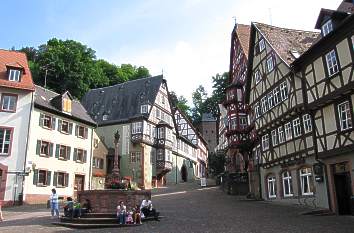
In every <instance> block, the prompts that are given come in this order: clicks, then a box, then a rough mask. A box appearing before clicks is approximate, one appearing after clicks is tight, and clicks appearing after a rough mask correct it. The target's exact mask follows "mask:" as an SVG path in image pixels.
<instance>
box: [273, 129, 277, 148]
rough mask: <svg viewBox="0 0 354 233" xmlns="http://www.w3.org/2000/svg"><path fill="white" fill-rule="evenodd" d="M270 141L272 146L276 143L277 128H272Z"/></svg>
mask: <svg viewBox="0 0 354 233" xmlns="http://www.w3.org/2000/svg"><path fill="white" fill-rule="evenodd" d="M272 143H273V146H276V145H278V134H277V130H272Z"/></svg>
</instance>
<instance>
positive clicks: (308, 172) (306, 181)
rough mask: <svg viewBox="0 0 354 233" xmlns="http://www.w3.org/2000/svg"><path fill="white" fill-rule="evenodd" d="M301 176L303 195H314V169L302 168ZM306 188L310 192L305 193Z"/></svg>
mask: <svg viewBox="0 0 354 233" xmlns="http://www.w3.org/2000/svg"><path fill="white" fill-rule="evenodd" d="M304 171H305V172H304ZM299 175H300V184H301V195H304V196H307V195H313V190H311V184H312V180H311V178H312V169H311V168H308V167H306V168H301V169H300V172H299ZM305 186H307V187H306V188H307V190H308V192H305Z"/></svg>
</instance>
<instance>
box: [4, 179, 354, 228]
mask: <svg viewBox="0 0 354 233" xmlns="http://www.w3.org/2000/svg"><path fill="white" fill-rule="evenodd" d="M152 199H153V203H154V205H155V206H156V207H157V208H158V210H159V211H160V212H161V214H162V215H164V216H166V218H164V219H162V220H161V221H160V222H154V221H152V222H147V223H144V224H143V225H142V226H140V227H133V228H124V229H92V230H75V229H68V228H63V227H56V226H53V225H51V224H50V223H51V221H52V220H51V219H50V217H49V216H48V215H49V213H48V212H49V211H48V210H47V209H43V208H40V207H37V209H32V210H30V207H26V208H29V209H28V210H27V212H26V211H23V212H22V211H20V208H18V209H17V210H18V211H17V210H16V211H15V210H14V209H8V210H5V211H4V215H5V217H6V218H7V221H5V222H4V223H1V224H0V232H1V233H5V232H6V233H7V232H11V233H17V232H21V233H22V232H26V233H30V232H36V233H37V232H38V233H39V232H61V233H69V232H85V233H86V232H97V233H98V232H127V233H130V232H139V233H143V232H147V233H152V232H153V233H157V232H167V233H173V232H183V233H189V232H200V233H207V232H216V233H228V232H233V233H238V232H240V233H258V232H259V233H275V232H279V233H287V232H289V233H310V232H313V233H336V232H338V233H353V232H354V230H353V229H354V217H353V216H322V217H319V216H307V215H301V214H300V213H302V212H304V211H306V210H308V209H306V208H303V207H299V206H284V205H277V204H274V203H270V202H263V201H246V200H244V199H242V198H241V199H240V198H239V197H235V196H229V195H225V194H224V193H223V192H221V191H220V190H219V188H218V187H207V188H200V186H198V185H197V184H196V183H194V184H193V183H188V184H180V185H177V186H176V185H172V186H170V187H167V188H162V189H159V190H153V198H152ZM28 211H29V212H28ZM14 213H16V214H14Z"/></svg>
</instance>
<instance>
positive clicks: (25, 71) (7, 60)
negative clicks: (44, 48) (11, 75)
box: [0, 49, 34, 91]
mask: <svg viewBox="0 0 354 233" xmlns="http://www.w3.org/2000/svg"><path fill="white" fill-rule="evenodd" d="M8 67H13V68H18V69H21V70H22V76H21V80H20V82H13V81H9V80H8V72H7V69H8ZM0 87H9V88H15V89H22V90H28V91H34V84H33V81H32V75H31V71H30V69H29V67H28V62H27V57H26V54H25V53H21V52H17V51H9V50H3V49H0Z"/></svg>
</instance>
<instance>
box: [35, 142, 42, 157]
mask: <svg viewBox="0 0 354 233" xmlns="http://www.w3.org/2000/svg"><path fill="white" fill-rule="evenodd" d="M36 154H37V155H40V154H41V140H37V148H36Z"/></svg>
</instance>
